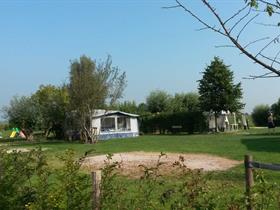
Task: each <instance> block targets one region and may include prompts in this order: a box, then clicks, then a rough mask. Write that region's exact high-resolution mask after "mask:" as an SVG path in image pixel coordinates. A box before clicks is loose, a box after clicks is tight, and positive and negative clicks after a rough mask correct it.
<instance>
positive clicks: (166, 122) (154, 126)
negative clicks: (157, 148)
mask: <svg viewBox="0 0 280 210" xmlns="http://www.w3.org/2000/svg"><path fill="white" fill-rule="evenodd" d="M173 126H182V128H181V129H180V132H188V133H194V132H201V131H204V130H205V128H206V119H205V116H204V115H203V114H202V113H201V112H199V111H193V112H191V111H189V112H177V113H161V114H154V115H148V116H144V117H142V118H141V119H140V130H141V131H142V132H144V133H156V132H160V133H162V134H164V133H166V132H169V133H173V132H176V131H175V130H174V129H173V128H172V127H173Z"/></svg>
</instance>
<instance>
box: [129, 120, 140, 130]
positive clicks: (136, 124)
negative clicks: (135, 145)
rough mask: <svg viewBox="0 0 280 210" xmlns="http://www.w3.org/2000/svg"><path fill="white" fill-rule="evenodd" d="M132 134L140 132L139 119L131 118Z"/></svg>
mask: <svg viewBox="0 0 280 210" xmlns="http://www.w3.org/2000/svg"><path fill="white" fill-rule="evenodd" d="M130 126H131V132H137V133H138V132H139V128H138V120H137V118H130Z"/></svg>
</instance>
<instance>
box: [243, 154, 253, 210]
mask: <svg viewBox="0 0 280 210" xmlns="http://www.w3.org/2000/svg"><path fill="white" fill-rule="evenodd" d="M252 161H253V157H252V156H251V155H245V157H244V166H245V182H246V195H247V202H248V204H247V210H254V207H253V204H252V197H251V188H252V187H253V185H254V177H253V168H252V167H251V166H250V162H252Z"/></svg>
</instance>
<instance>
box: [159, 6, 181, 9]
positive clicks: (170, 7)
mask: <svg viewBox="0 0 280 210" xmlns="http://www.w3.org/2000/svg"><path fill="white" fill-rule="evenodd" d="M178 7H180V5H174V6H168V7H162V9H174V8H178Z"/></svg>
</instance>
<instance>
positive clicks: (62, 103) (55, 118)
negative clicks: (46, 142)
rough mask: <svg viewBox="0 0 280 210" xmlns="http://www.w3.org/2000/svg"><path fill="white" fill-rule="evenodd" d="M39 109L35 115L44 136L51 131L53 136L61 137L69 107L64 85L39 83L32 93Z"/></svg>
mask: <svg viewBox="0 0 280 210" xmlns="http://www.w3.org/2000/svg"><path fill="white" fill-rule="evenodd" d="M32 98H33V100H34V101H35V102H36V106H37V107H38V109H39V115H38V116H37V119H38V121H39V122H38V123H39V124H40V128H41V129H43V130H44V131H45V135H46V137H48V135H49V134H50V132H51V131H52V132H53V133H54V134H55V135H54V136H55V138H57V139H62V138H63V137H64V133H65V130H66V128H65V121H66V116H67V111H68V107H69V96H68V91H67V89H66V87H65V86H63V87H56V86H53V85H46V86H44V85H41V86H40V87H39V90H37V91H36V93H35V94H33V95H32Z"/></svg>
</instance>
